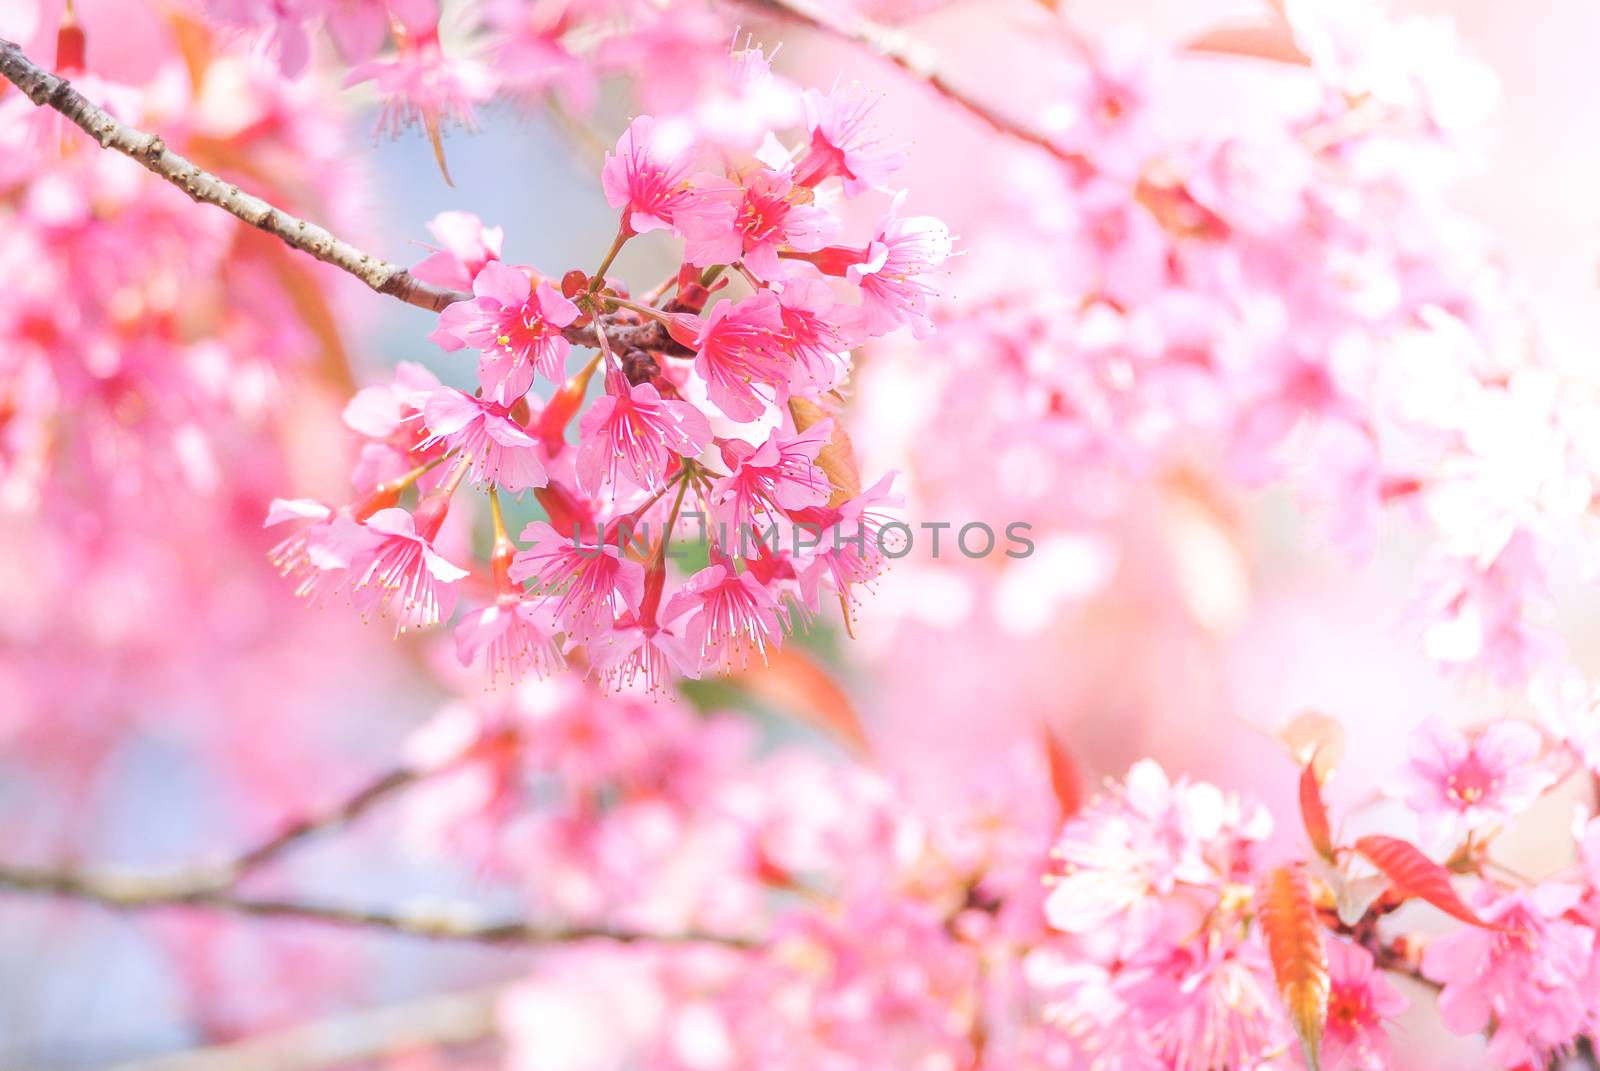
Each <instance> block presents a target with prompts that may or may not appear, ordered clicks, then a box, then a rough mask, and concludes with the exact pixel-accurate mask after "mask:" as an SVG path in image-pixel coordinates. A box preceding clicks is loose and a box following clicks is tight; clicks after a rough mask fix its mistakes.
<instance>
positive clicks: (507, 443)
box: [417, 387, 548, 491]
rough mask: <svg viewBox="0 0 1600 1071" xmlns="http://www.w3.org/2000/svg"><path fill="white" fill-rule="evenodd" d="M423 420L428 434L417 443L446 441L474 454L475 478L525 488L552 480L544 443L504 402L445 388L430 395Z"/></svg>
mask: <svg viewBox="0 0 1600 1071" xmlns="http://www.w3.org/2000/svg"><path fill="white" fill-rule="evenodd" d="M422 422H423V425H424V426H425V427H426V428H427V429H428V437H427V438H426V439H424V440H422V442H420V443H418V444H417V445H418V449H422V450H426V449H427V448H428V447H429V446H431V445H434V444H436V443H443V444H444V445H445V446H446V447H447V448H449V449H451V450H460V451H462V453H464V454H465V455H467V456H469V457H471V459H472V462H471V467H470V468H469V469H468V470H467V478H468V479H469V480H471V481H473V482H474V483H496V484H499V485H500V486H501V487H504V488H505V489H506V490H508V491H523V490H526V489H527V488H529V487H543V486H544V485H545V484H546V483H547V482H548V478H547V477H546V476H545V470H544V446H543V445H542V444H541V443H540V442H539V440H537V439H535V438H533V437H532V436H531V435H529V434H528V433H527V432H526V431H525V430H523V428H522V426H521V425H519V424H518V423H517V422H516V421H515V420H512V419H511V414H510V410H508V409H507V408H506V407H505V406H503V405H497V404H496V403H494V402H490V401H485V400H484V399H482V398H474V397H472V396H471V395H469V394H465V393H463V392H462V391H458V390H455V389H454V388H451V387H445V388H442V389H440V390H437V391H434V392H433V394H431V395H429V396H428V400H427V402H426V403H425V404H424V406H423V409H422Z"/></svg>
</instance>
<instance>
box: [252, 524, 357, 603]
mask: <svg viewBox="0 0 1600 1071" xmlns="http://www.w3.org/2000/svg"><path fill="white" fill-rule="evenodd" d="M293 521H300V522H309V523H303V524H302V525H301V527H300V528H299V529H297V530H296V531H295V532H294V533H293V534H291V535H290V536H288V538H286V539H284V540H283V541H282V542H280V543H278V544H277V545H276V546H274V547H273V548H272V550H271V551H269V552H268V554H267V558H268V560H269V561H271V562H272V564H273V565H274V566H276V567H277V569H278V571H279V572H280V573H282V574H283V575H284V576H285V577H292V578H293V579H294V581H295V588H294V593H295V594H296V595H297V596H299V597H301V598H305V599H309V600H310V601H311V602H312V604H313V605H315V604H317V603H319V602H321V601H322V600H324V599H326V598H327V597H328V596H329V595H331V594H333V593H334V592H336V591H338V590H340V589H341V588H342V587H343V586H344V585H345V583H346V582H347V581H348V579H349V571H350V568H351V566H352V565H354V564H355V563H356V561H357V560H358V559H360V558H361V557H362V556H364V555H365V554H366V553H368V552H370V551H371V549H372V547H373V545H374V544H375V542H376V540H375V538H374V536H373V534H372V533H371V532H370V531H369V530H368V529H367V528H366V527H365V526H363V525H360V524H358V523H356V522H355V521H354V520H353V519H351V517H350V516H349V514H348V512H346V511H336V510H334V509H331V508H329V507H328V506H325V505H323V504H322V503H321V502H317V501H314V500H312V499H309V498H298V499H282V498H275V499H273V500H272V506H271V509H270V510H269V511H268V513H267V519H266V520H265V521H264V522H263V527H267V528H270V527H272V526H274V525H279V524H286V523H290V522H293Z"/></svg>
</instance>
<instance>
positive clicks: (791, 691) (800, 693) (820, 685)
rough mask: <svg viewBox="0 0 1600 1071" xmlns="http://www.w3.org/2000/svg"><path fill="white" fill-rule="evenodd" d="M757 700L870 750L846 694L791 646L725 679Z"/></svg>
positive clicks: (857, 748) (850, 744)
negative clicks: (763, 663)
mask: <svg viewBox="0 0 1600 1071" xmlns="http://www.w3.org/2000/svg"><path fill="white" fill-rule="evenodd" d="M728 679H729V680H730V681H732V682H733V683H734V684H737V685H739V686H740V687H742V688H743V689H744V690H745V691H747V692H749V693H750V694H751V695H753V696H755V697H756V698H757V699H760V700H763V701H764V702H767V703H771V704H772V705H773V706H775V707H781V708H782V709H784V710H786V711H789V712H790V713H793V714H796V715H799V716H800V717H801V718H803V719H804V720H806V721H808V722H810V723H811V724H812V725H815V726H816V727H818V728H820V729H822V730H824V731H825V732H828V733H830V734H832V735H833V736H834V737H835V738H837V739H838V740H839V741H840V742H842V743H843V744H844V745H845V746H847V747H849V748H850V749H851V750H853V751H855V752H857V753H860V754H865V753H866V752H867V751H869V750H870V747H869V745H868V743H867V733H866V730H865V729H864V728H862V726H861V719H860V718H859V717H857V716H856V710H855V707H854V705H852V704H851V702H850V697H849V696H847V695H845V693H844V689H842V688H840V687H839V684H838V682H837V681H835V680H834V679H833V677H832V675H831V674H829V673H828V671H827V670H825V669H823V668H822V667H821V666H820V665H818V664H817V662H816V660H815V659H813V658H812V657H811V656H810V655H807V654H805V653H804V652H803V651H800V650H798V649H796V648H794V647H784V648H781V649H779V650H776V651H768V652H767V662H766V665H761V664H759V663H757V664H756V665H753V666H750V667H749V668H748V669H745V670H742V671H740V672H739V673H736V674H733V675H732V676H730V677H729V678H728Z"/></svg>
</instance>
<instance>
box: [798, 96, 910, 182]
mask: <svg viewBox="0 0 1600 1071" xmlns="http://www.w3.org/2000/svg"><path fill="white" fill-rule="evenodd" d="M802 101H803V103H804V106H805V112H806V128H807V129H808V130H809V131H810V132H811V145H810V147H809V148H808V149H807V151H806V155H805V156H804V157H802V158H801V160H800V163H799V164H798V165H797V166H796V168H795V176H794V180H795V182H796V184H798V185H801V186H815V185H817V183H819V182H821V181H823V180H824V179H827V178H830V177H832V176H835V175H837V176H839V177H840V178H842V179H843V180H844V192H845V195H846V196H849V197H856V196H859V195H860V194H862V193H865V192H866V191H867V190H869V189H874V190H882V189H886V188H887V183H888V179H889V173H890V172H891V171H894V170H895V169H896V168H898V167H900V165H901V164H903V163H905V154H904V153H902V152H901V151H899V150H898V149H894V148H888V147H885V145H884V143H883V139H882V138H881V137H880V136H878V134H877V133H876V132H875V131H874V130H873V129H872V128H871V126H870V125H869V124H868V121H867V120H868V118H869V116H870V115H871V114H872V109H873V106H874V105H875V104H876V103H877V102H876V101H875V100H874V99H873V98H872V97H870V96H867V95H866V94H864V93H858V92H856V91H855V90H853V89H847V88H843V87H836V88H835V89H834V90H833V91H832V92H829V93H827V94H824V93H822V92H821V91H819V90H815V89H808V90H806V92H805V95H804V97H803V98H802Z"/></svg>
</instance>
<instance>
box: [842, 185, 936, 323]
mask: <svg viewBox="0 0 1600 1071" xmlns="http://www.w3.org/2000/svg"><path fill="white" fill-rule="evenodd" d="M904 200H905V191H903V190H902V191H901V192H900V193H898V194H896V195H895V199H894V204H893V205H892V206H891V207H890V209H889V214H888V215H887V216H885V217H884V220H883V222H882V223H880V224H879V225H878V230H877V233H876V234H874V235H873V237H872V241H871V243H869V244H868V246H867V252H866V257H865V259H863V260H862V261H861V262H860V263H857V264H852V265H850V267H849V268H848V270H847V271H846V277H847V278H848V279H849V280H850V281H851V282H853V283H855V284H856V285H857V286H859V287H860V288H861V311H862V318H863V322H864V326H865V327H866V330H867V333H868V334H871V335H883V334H887V333H888V332H890V331H893V330H894V329H895V328H897V327H899V326H900V325H901V324H906V325H909V326H910V328H911V333H912V334H913V335H914V336H916V337H917V338H927V337H928V336H930V335H932V334H933V321H932V320H931V319H929V317H928V301H929V300H931V299H932V298H934V297H936V296H938V291H937V290H936V289H934V287H933V284H931V283H930V282H928V281H927V280H926V279H925V278H923V276H926V275H928V274H929V273H930V272H933V271H935V270H936V269H937V268H938V267H939V265H941V264H943V263H944V262H945V259H946V258H948V257H949V256H950V249H951V244H952V240H951V237H950V228H948V227H946V226H945V225H944V223H942V222H941V221H939V220H937V219H935V218H933V217H932V216H910V217H906V218H903V219H902V218H901V217H900V215H899V212H900V205H901V204H902V203H903V202H904Z"/></svg>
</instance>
